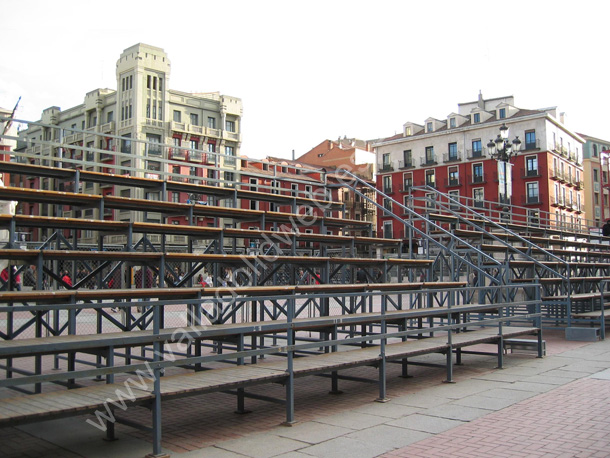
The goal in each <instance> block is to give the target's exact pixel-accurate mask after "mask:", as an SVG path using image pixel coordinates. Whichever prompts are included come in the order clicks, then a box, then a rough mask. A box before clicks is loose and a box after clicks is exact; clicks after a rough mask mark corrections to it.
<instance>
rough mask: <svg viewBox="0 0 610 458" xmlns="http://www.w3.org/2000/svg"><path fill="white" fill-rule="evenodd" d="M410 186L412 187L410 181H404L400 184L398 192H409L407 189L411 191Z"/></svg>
mask: <svg viewBox="0 0 610 458" xmlns="http://www.w3.org/2000/svg"><path fill="white" fill-rule="evenodd" d="M412 187H413V182H412V181H405V182H404V183H403V185H402V189H401V190H400V192H409V191H411V188H412Z"/></svg>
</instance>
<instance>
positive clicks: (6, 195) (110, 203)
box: [0, 187, 372, 228]
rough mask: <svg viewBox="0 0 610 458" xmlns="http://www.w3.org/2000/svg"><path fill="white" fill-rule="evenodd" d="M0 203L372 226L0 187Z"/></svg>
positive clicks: (313, 218) (332, 219) (326, 218)
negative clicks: (58, 205) (10, 201)
mask: <svg viewBox="0 0 610 458" xmlns="http://www.w3.org/2000/svg"><path fill="white" fill-rule="evenodd" d="M0 200H16V201H19V202H34V203H36V202H38V203H48V204H64V205H71V206H81V207H83V206H86V207H101V206H102V205H103V207H104V208H108V209H115V210H125V211H149V212H157V213H162V214H169V215H185V216H186V215H193V216H199V217H210V218H231V219H237V220H242V221H260V220H262V218H263V217H264V219H265V221H267V222H270V223H285V224H290V225H292V224H294V223H299V222H300V221H306V222H307V223H308V224H322V223H323V224H324V225H325V226H327V227H338V228H342V227H345V226H350V227H360V228H369V227H370V226H371V224H372V223H370V222H368V221H361V220H350V219H344V218H333V217H324V216H319V215H313V216H305V215H299V214H294V213H285V212H266V211H262V210H250V209H243V208H227V207H220V206H212V205H199V204H186V203H176V202H164V201H158V200H147V199H135V198H131V197H117V196H112V195H107V196H100V195H90V194H80V193H73V192H59V191H46V190H37V189H26V188H15V187H1V188H0Z"/></svg>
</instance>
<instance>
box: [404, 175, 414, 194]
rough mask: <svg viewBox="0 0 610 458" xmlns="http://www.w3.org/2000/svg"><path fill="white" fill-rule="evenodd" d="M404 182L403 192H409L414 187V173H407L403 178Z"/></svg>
mask: <svg viewBox="0 0 610 458" xmlns="http://www.w3.org/2000/svg"><path fill="white" fill-rule="evenodd" d="M402 180H403V188H402V189H403V190H405V191H408V190H409V188H411V187H412V186H413V174H412V173H405V174H404V175H403V176H402Z"/></svg>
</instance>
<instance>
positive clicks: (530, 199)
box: [523, 195, 542, 205]
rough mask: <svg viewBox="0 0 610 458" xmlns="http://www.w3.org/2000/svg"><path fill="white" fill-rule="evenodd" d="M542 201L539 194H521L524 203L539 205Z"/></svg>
mask: <svg viewBox="0 0 610 458" xmlns="http://www.w3.org/2000/svg"><path fill="white" fill-rule="evenodd" d="M541 203H542V201H541V200H540V196H539V195H535V196H523V204H524V205H539V204H541Z"/></svg>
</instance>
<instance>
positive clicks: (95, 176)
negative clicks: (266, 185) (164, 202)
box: [3, 162, 343, 210]
mask: <svg viewBox="0 0 610 458" xmlns="http://www.w3.org/2000/svg"><path fill="white" fill-rule="evenodd" d="M3 169H4V171H5V172H7V173H15V174H23V175H31V176H40V177H50V178H58V179H63V180H64V181H69V180H72V181H74V180H75V178H76V173H77V172H78V175H79V181H83V182H91V183H99V184H110V185H119V186H126V187H129V188H142V189H159V190H161V189H163V188H164V187H165V189H166V190H167V191H175V192H185V193H188V194H203V195H207V196H214V197H220V198H225V199H226V198H232V197H234V196H236V197H237V198H238V199H250V200H261V201H269V202H276V203H279V204H283V205H291V204H292V203H294V202H296V204H297V205H311V204H316V203H318V204H320V205H323V206H324V208H327V209H328V210H341V209H342V208H343V203H341V202H333V201H327V200H320V199H311V198H308V197H304V196H296V197H294V196H285V195H281V194H273V193H268V192H260V191H249V190H243V189H232V188H224V187H219V186H209V185H204V184H196V183H183V182H180V181H176V180H172V179H167V180H160V179H155V178H142V177H133V176H131V175H118V174H112V173H102V172H93V171H88V170H77V169H75V168H69V167H62V168H59V167H49V166H41V165H34V164H25V163H17V162H7V163H5V164H3ZM248 186H249V185H248Z"/></svg>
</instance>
